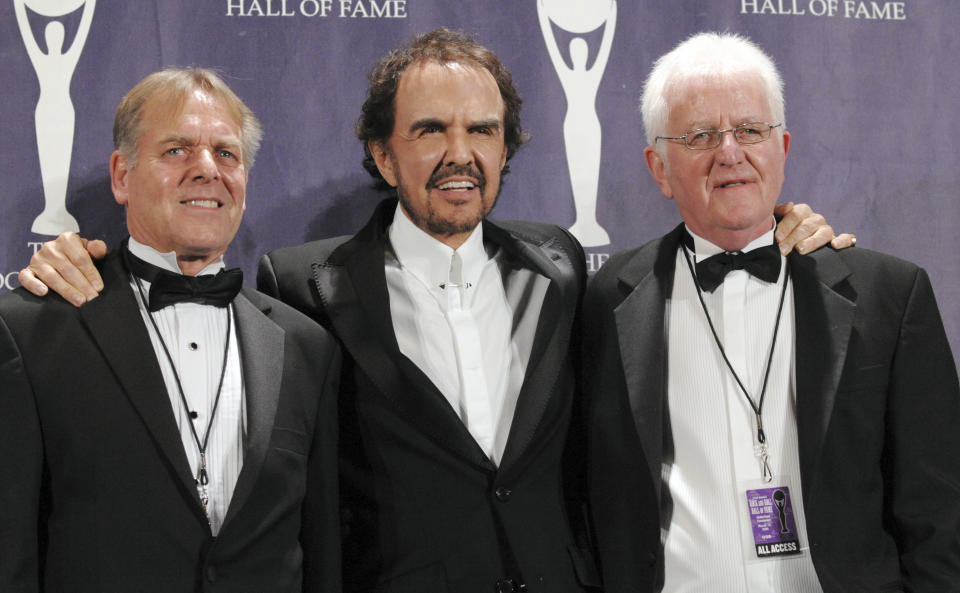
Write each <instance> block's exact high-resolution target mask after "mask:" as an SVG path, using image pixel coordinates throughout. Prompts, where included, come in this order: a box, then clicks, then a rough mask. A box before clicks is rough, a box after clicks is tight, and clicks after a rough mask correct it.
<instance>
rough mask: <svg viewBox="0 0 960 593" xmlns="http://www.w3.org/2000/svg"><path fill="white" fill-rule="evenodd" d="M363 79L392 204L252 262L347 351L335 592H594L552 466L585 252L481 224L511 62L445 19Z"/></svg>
mask: <svg viewBox="0 0 960 593" xmlns="http://www.w3.org/2000/svg"><path fill="white" fill-rule="evenodd" d="M370 81H371V85H370V90H369V93H368V96H367V101H366V103H365V104H364V106H363V114H362V116H361V119H360V122H359V123H358V126H357V128H358V135H359V136H360V138H361V139H362V140H363V141H364V148H365V150H366V155H367V159H366V161H365V163H364V164H365V166H366V168H367V170H368V171H369V172H370V173H371V174H372V175H373V176H374V177H375V178H376V179H378V180H379V181H380V183H381V184H382V185H383V186H384V187H386V186H389V187H394V188H397V195H398V198H399V203H398V200H397V199H388V200H385V201H384V202H383V203H381V204H380V206H379V207H378V208H377V210H376V212H374V215H373V217H372V218H371V220H370V222H369V223H368V224H367V225H366V226H365V227H364V228H363V229H362V230H361V231H360V232H359V233H357V234H356V235H354V236H353V237H340V238H336V239H329V240H323V241H317V242H313V243H307V244H305V245H301V246H299V247H293V248H287V249H279V250H276V251H273V252H271V253H269V254H268V255H267V256H265V257H264V259H263V260H262V262H261V265H260V272H259V274H258V287H259V288H260V289H261V290H263V291H264V292H267V293H268V294H272V295H274V296H276V297H277V298H279V299H281V300H283V301H284V302H287V303H290V304H292V305H293V306H294V307H296V308H298V309H300V310H301V311H304V312H305V313H307V314H308V315H310V316H312V317H313V318H315V319H316V320H317V321H319V322H320V323H321V324H323V325H324V326H325V327H328V328H329V329H330V330H331V331H332V332H333V333H334V334H336V335H337V337H338V338H340V340H341V343H342V345H343V349H344V353H345V356H344V358H345V362H344V373H343V378H342V380H341V382H342V392H341V399H340V405H341V433H342V438H341V442H342V445H341V457H342V460H341V464H342V467H341V469H342V480H343V482H344V483H343V502H342V506H343V508H344V515H343V516H344V519H343V521H344V525H343V527H344V556H345V563H344V570H345V588H346V589H347V590H350V591H368V590H376V591H391V592H393V591H396V592H402V591H435V592H438V593H439V592H443V591H450V592H456V593H473V592H475V593H489V592H490V591H498V592H503V593H507V592H511V591H520V590H523V587H524V586H525V588H526V590H528V591H530V592H531V593H534V592H541V591H545V592H550V593H564V592H568V593H573V592H577V591H583V590H585V589H586V588H588V587H591V586H595V585H597V581H596V576H595V569H594V567H593V563H592V558H591V557H590V556H589V554H588V552H587V551H586V550H585V549H584V545H583V544H582V542H581V541H578V539H577V537H576V534H575V531H576V527H572V526H571V522H570V521H568V517H569V515H568V508H570V509H571V512H574V513H579V512H580V507H579V505H577V504H570V505H568V504H567V501H565V499H564V498H565V496H564V495H565V492H566V493H568V494H569V490H566V489H565V484H564V475H563V472H562V471H561V467H562V464H563V452H564V445H565V443H566V436H567V432H568V431H567V428H568V425H569V423H570V417H571V409H572V407H573V404H574V398H573V388H574V383H575V382H574V378H573V359H572V358H571V355H570V353H571V351H572V350H571V336H572V334H573V327H574V325H575V317H576V311H577V309H578V306H579V301H580V295H581V292H582V289H583V285H584V280H585V277H586V274H585V269H584V268H585V260H584V255H583V251H582V249H581V248H580V245H579V244H578V243H577V242H576V240H575V239H574V238H573V237H572V236H570V234H569V233H567V232H566V231H564V230H562V229H560V228H558V227H555V226H552V225H546V224H539V223H530V222H510V223H502V224H495V223H493V222H490V221H489V220H486V215H487V214H488V213H489V212H490V210H491V209H492V208H493V205H494V203H495V201H496V199H497V195H498V194H499V191H500V176H501V174H502V172H503V170H504V168H505V165H506V161H507V159H508V158H509V156H511V155H512V153H513V151H514V150H516V149H517V148H518V147H519V146H520V144H521V141H522V137H523V132H522V130H521V128H520V121H519V107H520V99H519V97H518V96H517V93H516V90H515V89H514V87H513V84H512V82H511V79H510V74H509V72H508V71H507V70H506V68H505V67H504V66H503V65H502V64H501V63H500V62H499V60H497V58H496V56H494V55H493V53H492V52H490V50H488V49H486V48H484V47H482V46H480V45H478V44H477V43H476V42H474V41H473V40H472V39H470V38H468V37H466V36H464V35H462V34H459V33H454V32H451V31H447V30H445V29H440V30H437V31H433V32H431V33H428V34H426V35H423V36H420V37H418V38H417V39H416V40H415V41H414V42H413V44H412V45H410V46H409V47H405V48H401V49H399V50H395V51H394V52H392V53H391V54H389V55H388V56H387V57H385V58H384V59H383V60H382V61H381V62H380V63H379V64H378V65H377V66H376V67H375V68H374V70H373V71H372V73H371V75H370ZM573 523H574V525H576V526H578V525H580V524H581V522H580V521H578V520H575V521H574V522H573Z"/></svg>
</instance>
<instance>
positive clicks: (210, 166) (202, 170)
mask: <svg viewBox="0 0 960 593" xmlns="http://www.w3.org/2000/svg"><path fill="white" fill-rule="evenodd" d="M192 174H193V175H192V176H193V179H194V180H195V181H204V180H207V181H209V180H213V179H216V178H218V177H219V176H220V170H219V169H218V168H217V160H216V157H215V156H214V154H213V150H211V149H208V148H197V150H196V151H195V152H194V157H193V171H192Z"/></svg>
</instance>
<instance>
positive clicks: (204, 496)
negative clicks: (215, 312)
mask: <svg viewBox="0 0 960 593" xmlns="http://www.w3.org/2000/svg"><path fill="white" fill-rule="evenodd" d="M133 279H134V280H136V281H137V291H138V292H139V293H140V300H141V301H142V302H143V306H144V307H146V309H147V317H149V318H150V325H152V326H153V331H155V332H156V334H157V339H158V340H160V346H162V347H163V353H164V354H166V355H167V362H168V363H170V370H172V371H173V378H174V380H175V381H176V383H177V392H178V393H179V394H180V403H182V404H183V409H184V411H186V412H187V415H188V416H190V420H189V421H188V422H187V424H188V425H189V426H190V434H192V435H193V442H194V443H196V445H197V451H198V452H199V453H200V467H199V469H198V470H197V475H196V477H195V478H194V483H195V484H196V486H197V495H199V497H200V504H201V505H202V506H203V514H204V515H206V516H207V523H208V524H209V523H210V511H209V508H208V506H209V503H210V495H209V493H208V492H207V484H209V483H210V478H209V476H208V475H207V443H208V441H209V439H210V429H211V428H212V427H213V420H214V418H216V417H217V407H218V406H219V405H220V393H221V392H222V391H223V378H224V377H225V376H226V374H227V360H228V358H227V354H228V353H229V352H230V335H231V334H230V326H231V321H232V320H233V315H231V314H230V313H231V311H230V308H231V307H232V305H231V306H229V307H227V335H226V339H225V340H224V346H223V367H222V368H221V369H220V381H219V382H218V383H217V395H216V397H214V400H213V410H212V411H211V412H210V419H209V420H207V427H206V428H205V429H204V431H203V441H201V440H200V437H199V435H198V434H197V429H196V427H195V426H194V425H193V415H192V414H191V413H190V405H189V404H188V403H187V396H186V395H184V393H183V384H182V383H181V382H180V373H178V372H177V367H176V366H175V365H174V364H173V357H171V356H170V350H169V349H168V348H167V343H166V342H164V340H163V335H162V334H161V333H160V328H159V327H157V322H156V321H155V320H154V318H153V313H152V312H151V311H150V307H149V306H147V298H146V296H144V293H143V284H141V283H140V278H139V277H138V276H136V275H134V276H133Z"/></svg>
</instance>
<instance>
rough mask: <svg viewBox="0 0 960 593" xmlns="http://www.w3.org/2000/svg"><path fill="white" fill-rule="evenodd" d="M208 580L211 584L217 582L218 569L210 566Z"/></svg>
mask: <svg viewBox="0 0 960 593" xmlns="http://www.w3.org/2000/svg"><path fill="white" fill-rule="evenodd" d="M207 580H208V581H210V582H211V583H215V582H217V567H216V566H208V567H207Z"/></svg>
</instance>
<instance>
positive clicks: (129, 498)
mask: <svg viewBox="0 0 960 593" xmlns="http://www.w3.org/2000/svg"><path fill="white" fill-rule="evenodd" d="M260 135H261V132H260V124H259V123H258V122H257V119H256V117H254V115H253V113H252V112H251V111H250V109H248V108H247V106H246V105H244V104H243V103H242V102H241V101H240V99H239V98H237V97H236V95H234V93H233V92H232V91H231V90H230V88H229V87H227V85H226V84H225V83H224V82H223V81H222V80H221V79H220V78H219V77H218V76H217V75H216V74H214V73H213V72H211V71H208V70H204V69H196V68H195V69H188V70H179V69H167V70H162V71H159V72H155V73H153V74H151V75H149V76H147V77H146V78H145V79H144V80H142V81H141V82H140V83H138V84H137V85H136V86H135V87H134V88H133V89H132V90H131V91H130V92H129V93H128V94H127V95H126V96H125V97H124V99H123V101H122V102H121V103H120V106H119V108H118V109H117V116H116V119H115V127H114V140H115V147H116V150H115V151H114V152H113V154H112V156H111V158H110V179H111V185H112V189H113V194H114V197H115V199H116V201H117V202H118V203H120V204H123V205H125V206H126V220H127V227H128V229H129V230H130V237H129V238H128V240H126V241H124V242H123V244H121V246H120V247H119V249H117V250H116V251H115V252H113V253H111V254H110V255H108V256H107V257H106V258H105V259H103V260H102V261H101V262H100V264H99V266H98V268H99V272H100V274H102V276H103V279H104V280H105V288H104V289H103V293H102V294H101V295H100V297H99V298H98V299H96V301H94V302H91V303H90V304H89V305H87V306H85V307H83V308H82V309H76V308H74V307H73V306H71V305H70V304H68V303H66V302H65V301H63V300H62V299H59V298H47V299H41V298H37V297H35V296H33V295H31V294H29V293H27V292H26V291H25V290H22V289H18V290H16V291H14V292H12V293H9V294H5V295H3V296H2V297H0V385H3V389H2V390H0V591H3V592H4V593H28V592H29V593H36V592H40V591H45V592H48V593H52V592H64V593H129V592H131V591H151V592H158V593H160V592H164V593H166V592H169V593H182V592H184V591H210V592H216V591H224V592H230V593H239V592H248V593H263V592H265V591H270V592H285V593H301V592H302V591H316V592H318V593H320V592H323V593H327V592H335V591H338V590H340V555H339V537H338V509H337V456H336V442H337V423H336V381H337V380H338V378H339V359H340V355H339V350H338V348H337V344H336V341H335V340H334V339H333V338H332V337H331V336H330V335H329V334H328V333H327V332H326V331H325V330H323V329H322V328H320V327H318V326H317V325H316V324H314V323H312V322H311V321H310V320H309V319H308V318H306V317H304V316H303V315H301V314H300V313H298V312H297V311H295V310H293V309H291V308H290V307H288V306H286V305H284V304H283V303H280V302H278V301H276V300H274V299H272V298H270V297H267V296H265V295H262V294H259V293H256V292H254V291H251V290H241V288H240V286H241V283H242V277H241V275H240V271H239V270H224V269H223V260H222V255H223V253H224V251H225V250H226V249H227V246H228V245H229V243H230V241H231V240H232V239H233V237H234V235H235V234H236V232H237V228H238V226H239V225H240V219H241V217H242V215H243V210H244V207H245V204H246V183H247V175H248V173H249V169H250V167H251V166H252V164H253V160H254V155H255V153H256V150H257V147H258V145H259V143H260Z"/></svg>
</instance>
